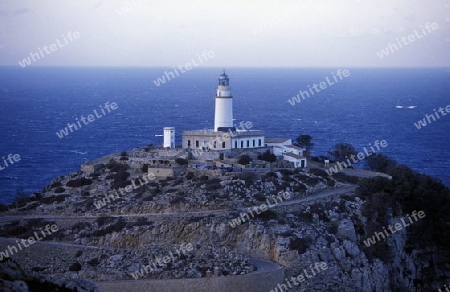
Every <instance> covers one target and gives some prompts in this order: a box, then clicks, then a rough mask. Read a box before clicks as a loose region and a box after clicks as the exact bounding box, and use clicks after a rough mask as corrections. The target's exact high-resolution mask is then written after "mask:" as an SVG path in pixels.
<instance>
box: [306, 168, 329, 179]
mask: <svg viewBox="0 0 450 292" xmlns="http://www.w3.org/2000/svg"><path fill="white" fill-rule="evenodd" d="M309 173H311V174H314V175H317V176H321V177H328V176H329V175H328V173H327V172H326V171H325V170H323V169H320V168H311V169H310V170H309Z"/></svg>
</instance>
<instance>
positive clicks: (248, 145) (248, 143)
mask: <svg viewBox="0 0 450 292" xmlns="http://www.w3.org/2000/svg"><path fill="white" fill-rule="evenodd" d="M248 147H250V141H249V140H247V148H248Z"/></svg>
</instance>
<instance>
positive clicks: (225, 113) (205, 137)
mask: <svg viewBox="0 0 450 292" xmlns="http://www.w3.org/2000/svg"><path fill="white" fill-rule="evenodd" d="M229 85H230V80H229V78H228V76H227V75H226V74H225V73H223V74H222V75H220V76H219V85H218V86H217V91H216V96H215V115H214V129H203V130H193V131H184V132H183V142H182V146H183V148H190V149H202V150H216V151H221V150H230V149H248V148H259V147H265V132H264V131H259V130H250V129H249V128H248V127H244V126H243V125H242V123H240V126H241V128H240V129H239V128H238V127H237V126H236V125H234V124H233V96H232V95H231V90H230V86H229Z"/></svg>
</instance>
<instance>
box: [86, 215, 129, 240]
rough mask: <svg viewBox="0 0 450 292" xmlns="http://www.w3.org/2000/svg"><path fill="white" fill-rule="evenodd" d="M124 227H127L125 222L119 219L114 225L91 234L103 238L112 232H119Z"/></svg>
mask: <svg viewBox="0 0 450 292" xmlns="http://www.w3.org/2000/svg"><path fill="white" fill-rule="evenodd" d="M126 225H127V222H126V220H125V219H124V218H122V217H120V218H119V220H117V221H116V222H115V223H114V224H111V225H109V226H107V227H106V228H105V229H100V230H95V231H94V232H93V233H92V235H93V236H103V235H106V234H110V233H113V232H119V231H121V230H122V229H123V228H124V227H125V226H126Z"/></svg>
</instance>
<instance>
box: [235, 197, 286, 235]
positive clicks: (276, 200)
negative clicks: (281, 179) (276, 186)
mask: <svg viewBox="0 0 450 292" xmlns="http://www.w3.org/2000/svg"><path fill="white" fill-rule="evenodd" d="M290 198H291V194H290V193H288V192H279V193H278V196H277V197H275V198H272V201H273V203H274V205H271V204H270V201H269V199H267V200H266V202H267V205H266V204H261V205H259V206H255V207H253V208H251V207H250V208H247V210H248V212H246V213H240V214H239V216H240V217H237V218H234V219H232V220H230V221H229V222H228V224H230V226H231V227H232V228H234V227H236V226H238V225H241V224H243V223H245V218H244V217H247V220H249V221H250V216H249V214H250V215H251V216H252V218H255V215H254V214H253V211H254V212H256V214H261V213H262V212H265V211H267V210H269V209H270V208H273V207H276V206H277V205H278V203H281V202H283V199H284V201H287V200H289V199H290Z"/></svg>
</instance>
